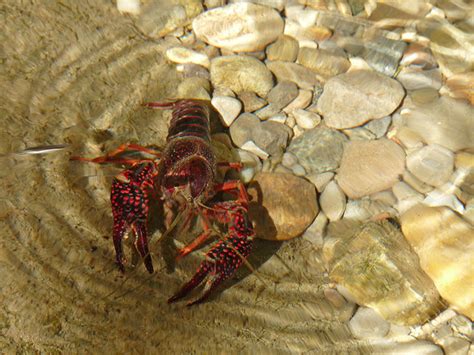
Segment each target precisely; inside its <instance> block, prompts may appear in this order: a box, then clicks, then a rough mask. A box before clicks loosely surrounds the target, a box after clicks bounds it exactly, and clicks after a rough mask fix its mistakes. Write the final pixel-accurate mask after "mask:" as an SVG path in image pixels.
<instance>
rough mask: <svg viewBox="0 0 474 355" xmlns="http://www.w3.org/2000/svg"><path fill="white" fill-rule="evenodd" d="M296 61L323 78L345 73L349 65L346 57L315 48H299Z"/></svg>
mask: <svg viewBox="0 0 474 355" xmlns="http://www.w3.org/2000/svg"><path fill="white" fill-rule="evenodd" d="M298 63H300V64H301V65H303V66H305V67H306V68H309V69H311V70H313V71H314V72H316V73H318V74H320V75H322V76H323V77H325V78H329V77H333V76H336V75H339V74H342V73H345V72H346V71H347V70H349V68H350V66H351V62H349V60H348V59H347V58H345V57H341V56H338V55H334V54H332V53H331V52H329V51H326V50H324V49H315V48H301V49H300V51H299V53H298Z"/></svg>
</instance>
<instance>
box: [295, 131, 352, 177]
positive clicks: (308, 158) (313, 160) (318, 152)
mask: <svg viewBox="0 0 474 355" xmlns="http://www.w3.org/2000/svg"><path fill="white" fill-rule="evenodd" d="M347 141H348V140H347V138H346V136H345V135H344V134H342V133H341V132H339V131H337V130H335V129H331V128H327V127H316V128H313V129H310V130H308V131H306V132H305V133H303V134H302V135H300V136H299V137H297V138H295V139H293V140H292V141H291V144H290V146H289V147H288V151H289V152H291V153H293V154H294V155H296V156H297V157H298V161H299V163H300V164H301V165H302V166H303V167H304V168H305V170H306V171H307V172H308V174H312V173H323V172H326V171H333V170H336V169H337V167H338V166H339V162H340V161H341V158H342V153H343V151H344V144H345V143H346V142H347Z"/></svg>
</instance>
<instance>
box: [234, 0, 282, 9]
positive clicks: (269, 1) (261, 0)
mask: <svg viewBox="0 0 474 355" xmlns="http://www.w3.org/2000/svg"><path fill="white" fill-rule="evenodd" d="M238 2H251V3H254V4H258V5H263V6H268V7H273V8H274V9H276V10H278V11H282V10H283V8H284V7H285V4H286V0H230V1H229V3H231V4H233V3H238Z"/></svg>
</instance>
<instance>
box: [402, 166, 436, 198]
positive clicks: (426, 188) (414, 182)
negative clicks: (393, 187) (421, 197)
mask: <svg viewBox="0 0 474 355" xmlns="http://www.w3.org/2000/svg"><path fill="white" fill-rule="evenodd" d="M403 181H405V182H406V183H407V184H408V185H410V186H411V187H413V188H414V189H415V190H416V191H418V192H421V193H422V194H425V193H427V192H430V191H431V190H433V186H430V185H427V184H425V183H424V182H422V181H420V180H419V179H418V178H416V177H415V176H414V175H413V174H412V173H410V172H409V171H408V170H405V171H404V172H403Z"/></svg>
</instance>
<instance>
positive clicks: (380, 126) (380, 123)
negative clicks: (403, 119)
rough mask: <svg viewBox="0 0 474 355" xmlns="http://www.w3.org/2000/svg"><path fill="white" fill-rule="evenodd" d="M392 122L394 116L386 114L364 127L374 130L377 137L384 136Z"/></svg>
mask: <svg viewBox="0 0 474 355" xmlns="http://www.w3.org/2000/svg"><path fill="white" fill-rule="evenodd" d="M390 123H392V118H391V117H390V116H386V117H383V118H378V119H376V120H372V121H369V122H367V123H366V124H365V125H364V128H365V129H368V130H369V131H370V132H372V133H373V134H374V136H375V138H382V137H383V136H384V135H385V133H387V130H388V127H389V126H390Z"/></svg>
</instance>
